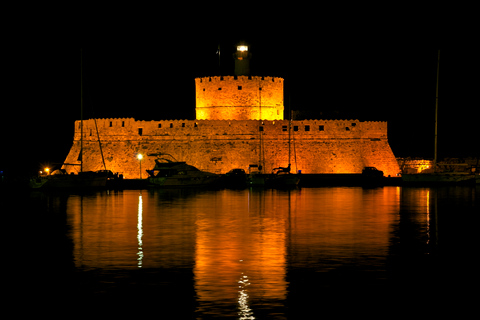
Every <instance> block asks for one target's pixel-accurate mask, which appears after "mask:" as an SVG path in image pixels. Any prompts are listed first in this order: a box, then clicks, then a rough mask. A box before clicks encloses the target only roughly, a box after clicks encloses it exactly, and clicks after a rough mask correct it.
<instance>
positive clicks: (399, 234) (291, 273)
mask: <svg viewBox="0 0 480 320" xmlns="http://www.w3.org/2000/svg"><path fill="white" fill-rule="evenodd" d="M1 197H2V198H1V201H2V202H1V208H2V210H1V211H2V217H3V218H4V225H3V229H4V234H6V235H7V238H6V240H5V241H4V244H5V246H6V247H7V248H6V251H4V265H5V266H7V271H5V273H4V277H5V281H6V282H8V286H6V287H4V288H7V289H6V290H7V292H6V293H7V297H8V298H7V301H8V303H7V304H6V307H7V309H9V308H12V309H14V310H15V312H16V316H17V317H20V316H22V315H35V316H40V315H46V316H51V317H57V316H60V318H63V319H70V318H75V317H81V316H85V317H87V316H88V317H89V318H90V317H93V318H105V317H108V318H109V319H110V318H113V317H116V316H125V317H126V316H133V317H137V318H146V317H149V318H152V317H153V318H158V319H321V318H327V319H343V318H349V317H353V316H368V317H370V318H382V319H384V318H400V317H404V316H408V317H415V318H420V317H426V316H432V315H440V314H443V313H444V312H447V311H448V312H451V311H453V312H455V313H454V314H452V315H455V318H462V314H468V313H469V311H471V310H473V307H474V306H475V303H474V301H475V299H473V298H474V295H475V291H476V288H477V287H476V285H475V284H476V280H475V279H476V278H477V277H478V267H477V264H476V262H475V261H476V254H477V252H478V242H479V241H478V216H479V213H480V210H479V209H480V204H479V202H480V191H479V188H478V187H455V186H453V187H439V188H407V187H396V186H393V187H379V188H362V187H325V188H302V189H293V190H274V189H245V190H229V189H222V190H202V189H172V190H160V189H157V190H122V191H113V190H110V191H107V190H102V191H95V192H89V193H68V192H67V193H64V192H52V193H44V192H22V193H17V192H15V191H14V190H3V191H2V195H1ZM472 289H473V292H472Z"/></svg>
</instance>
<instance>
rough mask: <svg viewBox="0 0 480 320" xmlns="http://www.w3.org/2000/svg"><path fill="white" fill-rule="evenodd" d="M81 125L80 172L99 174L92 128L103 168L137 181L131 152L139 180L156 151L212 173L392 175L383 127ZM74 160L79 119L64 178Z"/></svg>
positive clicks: (330, 123) (347, 123)
mask: <svg viewBox="0 0 480 320" xmlns="http://www.w3.org/2000/svg"><path fill="white" fill-rule="evenodd" d="M270 80H271V79H270ZM272 82H273V81H272ZM95 121H96V126H95ZM83 126H84V127H83V148H84V149H83V166H84V170H85V171H89V170H91V171H95V170H103V169H104V168H103V163H102V157H101V153H100V144H99V141H98V137H97V131H96V127H98V134H99V136H100V143H101V147H102V151H103V155H104V159H105V164H106V168H107V170H111V171H113V172H118V173H121V174H123V175H124V177H125V178H132V179H134V178H139V176H140V164H139V160H137V158H136V155H137V154H138V153H141V154H143V155H144V156H145V157H144V160H142V164H141V166H142V171H143V172H142V177H143V178H145V177H146V173H145V172H144V170H145V169H151V168H153V166H154V159H155V157H154V156H148V154H155V153H160V152H161V153H167V154H170V155H172V156H173V157H174V158H175V159H176V160H178V161H186V162H187V163H188V164H191V165H194V166H196V167H197V168H199V169H201V170H206V171H210V172H215V173H226V172H228V171H229V170H231V169H234V168H242V169H244V170H246V171H248V167H249V165H251V164H256V165H262V166H263V168H264V172H266V173H269V172H271V171H272V169H273V168H276V167H280V166H287V165H288V163H291V165H292V169H293V170H295V171H298V170H301V172H302V173H361V172H362V170H363V168H364V167H366V166H372V167H376V168H377V169H379V170H382V171H383V172H384V174H385V175H386V176H388V175H390V176H395V175H396V174H397V173H398V172H399V166H398V163H397V161H396V159H395V156H394V155H393V152H392V150H391V148H390V146H389V144H388V139H387V123H386V122H371V121H358V120H298V121H297V120H296V121H291V122H290V121H288V120H161V121H137V120H135V119H133V118H122V119H118V118H115V119H95V120H93V119H90V120H84V121H83ZM289 126H290V128H291V129H290V132H289ZM289 149H290V152H289ZM79 154H80V121H76V122H75V134H74V141H73V146H72V148H71V150H70V152H69V154H68V156H67V158H66V160H65V163H67V164H70V165H64V168H65V169H66V170H67V171H68V172H76V171H77V170H78V169H79V167H78V166H73V165H71V164H79V163H80V161H79ZM289 154H291V157H290V161H289Z"/></svg>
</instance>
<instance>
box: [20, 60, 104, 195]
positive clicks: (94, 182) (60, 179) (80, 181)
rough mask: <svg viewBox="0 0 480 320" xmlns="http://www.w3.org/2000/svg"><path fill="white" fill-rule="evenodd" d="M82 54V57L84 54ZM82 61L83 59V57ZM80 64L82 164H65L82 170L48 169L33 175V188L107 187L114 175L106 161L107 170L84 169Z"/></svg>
mask: <svg viewBox="0 0 480 320" xmlns="http://www.w3.org/2000/svg"><path fill="white" fill-rule="evenodd" d="M80 56H81V57H82V55H80ZM80 61H82V58H81V59H80ZM80 64H81V66H80V155H79V158H80V164H67V163H64V166H65V165H74V166H78V165H79V166H80V171H79V172H78V173H76V174H75V173H70V174H68V173H67V172H66V170H65V169H58V170H55V171H53V172H52V173H51V174H50V172H49V170H46V172H43V173H40V175H38V176H37V177H33V178H31V179H30V180H29V184H28V185H29V187H30V188H31V189H72V188H79V189H85V188H99V187H105V186H106V185H107V180H108V179H109V177H111V176H112V175H113V174H112V172H111V171H108V170H107V169H106V167H105V161H104V162H103V166H104V168H105V170H99V171H83V75H82V74H83V72H82V71H83V67H82V63H80ZM97 136H98V130H97ZM98 143H99V144H100V152H101V150H102V146H101V143H100V137H98ZM102 159H103V154H102Z"/></svg>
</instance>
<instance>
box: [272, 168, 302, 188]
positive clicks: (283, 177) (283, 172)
mask: <svg viewBox="0 0 480 320" xmlns="http://www.w3.org/2000/svg"><path fill="white" fill-rule="evenodd" d="M265 182H266V185H267V186H269V187H276V188H282V187H295V186H298V184H299V183H300V173H291V172H290V163H289V164H288V166H287V167H279V168H275V169H273V172H272V174H270V175H268V176H267V177H266V181H265Z"/></svg>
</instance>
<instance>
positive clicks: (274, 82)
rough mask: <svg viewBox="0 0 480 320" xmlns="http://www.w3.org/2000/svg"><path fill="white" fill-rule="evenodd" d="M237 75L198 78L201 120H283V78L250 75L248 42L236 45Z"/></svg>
mask: <svg viewBox="0 0 480 320" xmlns="http://www.w3.org/2000/svg"><path fill="white" fill-rule="evenodd" d="M233 56H234V59H235V75H234V76H219V77H204V78H196V79H195V92H196V108H195V111H196V118H197V119H199V120H283V109H284V107H283V79H282V78H276V77H252V76H250V65H249V64H250V62H249V60H250V56H251V54H250V53H249V52H248V46H245V45H239V46H237V52H236V53H235V54H234V55H233Z"/></svg>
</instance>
